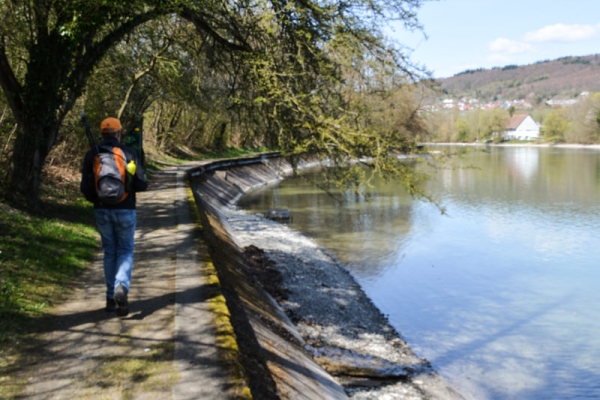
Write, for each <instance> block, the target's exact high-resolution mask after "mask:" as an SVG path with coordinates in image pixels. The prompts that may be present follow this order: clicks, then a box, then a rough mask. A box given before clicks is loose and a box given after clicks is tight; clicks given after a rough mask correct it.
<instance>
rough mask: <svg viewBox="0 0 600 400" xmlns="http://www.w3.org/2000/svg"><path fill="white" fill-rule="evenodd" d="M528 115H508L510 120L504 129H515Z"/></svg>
mask: <svg viewBox="0 0 600 400" xmlns="http://www.w3.org/2000/svg"><path fill="white" fill-rule="evenodd" d="M528 116H529V115H527V114H514V115H513V116H512V117H510V121H509V122H508V125H506V127H505V129H506V130H507V131H514V130H516V129H517V128H518V127H519V125H521V123H522V122H523V121H525V118H527V117H528Z"/></svg>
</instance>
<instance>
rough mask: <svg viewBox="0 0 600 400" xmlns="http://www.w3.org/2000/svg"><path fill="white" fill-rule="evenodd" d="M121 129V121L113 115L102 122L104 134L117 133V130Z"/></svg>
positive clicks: (101, 129)
mask: <svg viewBox="0 0 600 400" xmlns="http://www.w3.org/2000/svg"><path fill="white" fill-rule="evenodd" d="M120 130H121V122H120V121H119V120H118V119H116V118H112V117H111V118H106V119H105V120H104V121H102V123H101V124H100V131H101V132H102V134H109V135H112V134H113V133H116V132H117V131H120Z"/></svg>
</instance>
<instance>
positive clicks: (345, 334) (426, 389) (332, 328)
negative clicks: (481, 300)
mask: <svg viewBox="0 0 600 400" xmlns="http://www.w3.org/2000/svg"><path fill="white" fill-rule="evenodd" d="M278 163H279V164H277V165H275V164H276V163H275V162H271V163H267V164H270V166H269V167H270V168H281V161H278ZM264 168H265V163H264V162H263V164H261V167H260V168H259V169H264ZM263 174H264V172H263ZM244 176H246V178H245V177H244ZM213 178H214V177H213ZM218 178H219V179H222V180H223V185H224V186H228V185H229V186H230V189H231V186H235V187H236V188H238V189H239V190H240V193H238V194H236V195H231V194H228V195H227V199H226V200H222V201H220V202H213V204H217V203H218V208H219V213H220V215H221V218H224V219H225V220H226V227H227V229H228V230H229V235H230V236H231V237H232V238H233V239H234V240H235V242H236V244H237V246H239V247H240V249H243V250H244V253H245V254H246V256H247V258H248V259H249V262H250V264H252V263H254V266H255V271H256V274H255V277H256V279H257V280H258V281H260V282H261V283H262V285H263V287H264V289H265V290H266V291H267V292H269V293H270V295H271V296H272V297H273V298H274V299H275V300H276V301H277V303H278V304H279V306H280V307H281V308H282V309H283V311H284V312H285V314H286V315H287V316H288V317H289V319H290V320H291V321H292V323H293V324H294V326H295V328H296V329H297V331H298V333H299V334H300V336H301V337H302V339H303V341H304V342H303V347H304V351H305V352H306V353H307V354H308V355H309V356H310V357H311V358H312V359H313V360H315V361H316V363H317V364H319V365H320V366H321V367H322V368H324V369H325V370H326V371H327V372H329V373H330V374H331V375H332V376H333V377H334V378H335V379H336V380H337V381H338V382H339V383H340V384H341V385H342V386H343V388H344V390H345V391H346V394H347V395H348V397H349V398H351V399H357V400H358V399H361V400H362V399H462V398H463V397H462V396H461V395H460V394H459V393H457V392H456V391H455V390H454V389H452V388H451V387H450V386H449V385H448V384H447V383H446V382H445V381H444V380H443V379H441V378H440V377H439V375H438V374H437V373H436V372H435V371H434V370H433V369H432V367H431V365H430V364H429V362H428V361H427V360H425V359H422V358H419V357H418V356H417V355H415V354H414V352H413V351H412V350H411V349H410V348H409V346H408V345H407V343H406V342H405V341H404V340H403V339H402V338H401V336H400V335H399V333H398V332H397V331H396V330H395V329H394V328H393V327H392V326H391V325H390V324H389V322H388V321H387V319H386V317H385V316H384V315H383V314H382V313H381V312H380V310H379V309H378V308H377V307H376V306H375V305H374V304H373V303H372V302H371V300H370V299H369V298H368V297H367V296H366V294H365V293H364V291H363V290H362V288H361V287H360V286H359V285H358V284H357V282H356V280H355V279H354V278H353V277H352V275H351V274H350V273H349V272H348V271H347V270H346V269H345V268H343V267H342V266H341V265H340V264H339V263H337V262H336V261H335V260H334V258H332V257H330V256H329V255H327V254H326V251H323V250H322V249H320V248H319V247H318V246H317V244H315V242H313V241H312V240H311V239H309V238H307V237H306V236H304V235H302V234H300V233H299V232H297V231H294V230H292V229H291V228H290V227H289V226H287V225H285V224H281V223H278V222H275V221H272V220H269V219H267V218H265V217H263V216H261V215H255V214H251V213H248V212H245V211H243V210H240V209H238V208H237V207H236V206H235V202H236V199H239V196H240V195H241V194H242V193H244V192H248V191H249V190H252V189H253V188H256V187H259V186H260V184H259V183H257V182H256V178H257V175H256V174H255V173H253V172H252V167H243V173H242V172H240V171H235V170H228V171H227V172H226V173H222V174H220V176H219V177H218ZM248 181H253V184H252V185H248V186H244V182H248ZM213 182H214V180H213ZM266 183H268V182H263V184H266ZM398 306H399V307H401V306H402V305H401V304H399V305H398Z"/></svg>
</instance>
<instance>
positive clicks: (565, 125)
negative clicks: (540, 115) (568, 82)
mask: <svg viewBox="0 0 600 400" xmlns="http://www.w3.org/2000/svg"><path fill="white" fill-rule="evenodd" d="M567 112H568V110H567V109H564V108H557V109H554V110H552V111H551V112H550V114H548V116H547V117H546V118H544V125H543V126H542V131H543V133H544V137H545V138H546V139H547V140H551V141H564V140H565V134H566V133H567V131H568V129H569V127H570V123H569V119H568V116H567Z"/></svg>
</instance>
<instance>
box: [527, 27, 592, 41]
mask: <svg viewBox="0 0 600 400" xmlns="http://www.w3.org/2000/svg"><path fill="white" fill-rule="evenodd" d="M599 29H600V25H578V24H575V25H564V24H554V25H547V26H544V27H543V28H541V29H538V30H537V31H533V32H527V33H526V34H525V35H524V36H523V40H524V41H526V42H536V43H541V42H576V41H580V40H587V39H591V38H592V37H594V36H596V33H597V32H598V30H599Z"/></svg>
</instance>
